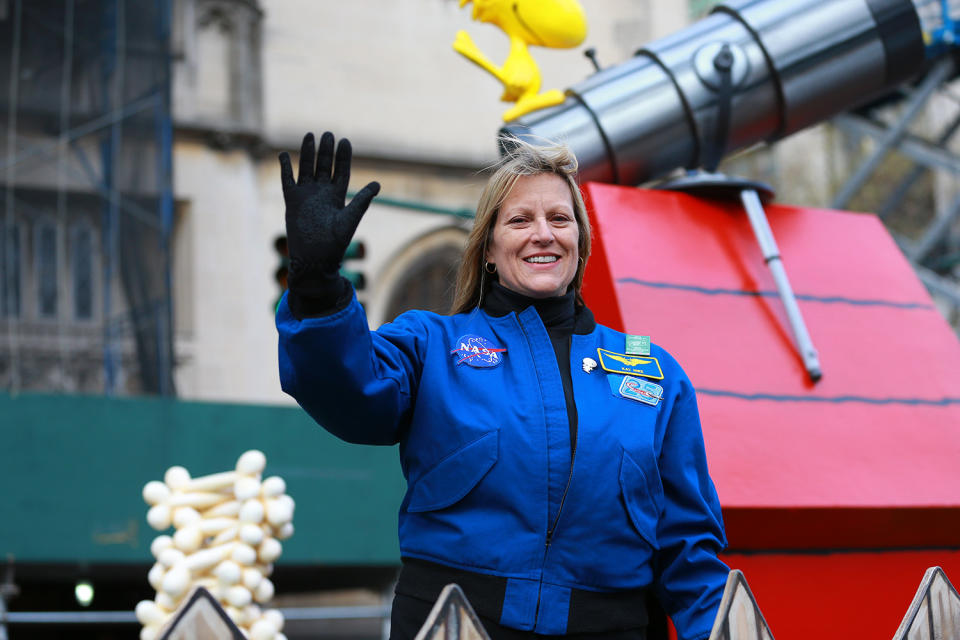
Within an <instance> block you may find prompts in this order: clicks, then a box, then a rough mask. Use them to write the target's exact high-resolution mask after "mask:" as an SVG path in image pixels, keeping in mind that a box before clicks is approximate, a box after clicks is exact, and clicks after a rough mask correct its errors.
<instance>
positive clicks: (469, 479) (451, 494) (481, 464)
mask: <svg viewBox="0 0 960 640" xmlns="http://www.w3.org/2000/svg"><path fill="white" fill-rule="evenodd" d="M499 435H500V434H499V431H496V430H495V431H488V432H487V433H485V434H483V435H482V436H480V437H479V438H477V439H476V440H474V441H472V442H469V443H467V444H465V445H464V446H462V447H460V448H459V449H457V450H456V451H454V452H453V453H451V454H450V455H448V456H446V457H445V458H444V459H443V460H441V461H440V462H439V463H437V464H436V465H435V466H434V467H433V468H432V469H430V470H429V471H427V472H426V473H425V474H424V475H423V476H421V477H420V478H419V479H418V480H417V481H416V483H414V485H413V487H412V488H411V490H410V501H409V502H408V503H407V511H408V512H410V513H418V512H422V511H436V510H437V509H444V508H446V507H449V506H450V505H452V504H454V503H456V502H459V501H460V500H462V499H463V498H464V496H466V495H467V494H468V493H470V491H471V490H473V488H474V487H475V486H476V485H477V484H478V483H479V482H480V480H481V479H483V476H485V475H486V474H487V472H488V471H490V469H491V468H492V467H493V465H494V464H496V462H497V458H498V444H499Z"/></svg>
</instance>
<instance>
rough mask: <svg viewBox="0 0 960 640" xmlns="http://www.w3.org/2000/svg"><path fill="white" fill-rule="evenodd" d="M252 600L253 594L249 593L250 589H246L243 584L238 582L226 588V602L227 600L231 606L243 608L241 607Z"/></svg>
mask: <svg viewBox="0 0 960 640" xmlns="http://www.w3.org/2000/svg"><path fill="white" fill-rule="evenodd" d="M252 600H253V594H252V593H250V589H247V588H246V587H244V586H243V585H239V584H238V585H234V586H232V587H230V588H229V589H227V602H229V603H230V605H231V606H234V607H237V608H238V609H243V607H245V606H247V605H248V604H250V602H251V601H252Z"/></svg>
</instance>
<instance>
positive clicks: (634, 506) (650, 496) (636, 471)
mask: <svg viewBox="0 0 960 640" xmlns="http://www.w3.org/2000/svg"><path fill="white" fill-rule="evenodd" d="M620 491H621V493H622V495H623V504H624V506H625V508H626V510H627V515H628V516H629V517H630V522H631V523H632V524H633V527H634V528H635V529H636V530H637V533H639V534H640V536H641V537H642V538H643V539H644V540H645V541H646V542H647V544H649V545H650V546H651V547H653V548H654V549H659V548H660V544H659V542H658V541H657V523H658V522H659V520H660V511H661V509H662V508H663V484H662V483H661V482H660V472H659V470H658V469H657V461H656V459H655V458H654V456H653V451H652V450H651V449H649V448H646V447H642V448H640V449H638V450H634V451H627V450H626V448H624V449H623V450H622V453H621V456H620Z"/></svg>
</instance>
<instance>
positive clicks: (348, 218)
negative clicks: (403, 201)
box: [280, 131, 380, 318]
mask: <svg viewBox="0 0 960 640" xmlns="http://www.w3.org/2000/svg"><path fill="white" fill-rule="evenodd" d="M350 156H351V148H350V141H349V140H347V139H346V138H341V139H340V143H339V144H338V145H337V152H336V159H335V160H334V153H333V134H332V133H330V132H329V131H328V132H326V133H324V134H323V135H322V136H321V137H320V146H319V149H318V150H317V152H314V141H313V134H312V133H308V134H307V135H305V136H304V137H303V145H302V146H301V147H300V172H299V175H298V176H297V179H296V181H294V179H293V168H292V167H291V165H290V155H289V154H288V153H287V152H283V153H281V154H280V182H281V184H282V185H283V200H284V202H285V203H286V206H287V212H286V223H287V250H288V252H289V254H290V267H289V272H288V276H287V287H288V289H289V293H288V296H287V301H288V303H289V305H290V310H291V311H292V312H293V314H294V316H296V317H297V318H304V317H308V316H318V315H325V314H328V313H331V312H333V311H336V310H337V309H338V307H341V306H345V302H344V301H345V300H346V302H349V296H350V295H352V293H351V287H350V283H349V282H348V281H347V280H345V279H344V278H342V277H341V276H340V274H339V270H340V264H341V263H342V262H343V255H344V253H345V252H346V250H347V245H349V244H350V239H351V238H352V237H353V233H354V232H355V231H356V229H357V225H358V224H360V218H362V217H363V214H364V213H365V212H366V211H367V207H369V206H370V201H371V200H372V199H373V197H374V196H375V195H377V193H379V192H380V185H379V183H376V182H371V183H370V184H368V185H367V186H365V187H364V188H363V189H361V190H360V191H359V192H358V193H357V194H356V195H355V196H354V197H353V199H352V200H351V201H350V203H349V204H345V201H346V197H347V184H348V183H349V182H350ZM314 160H316V167H314ZM331 169H332V171H333V174H332V177H331Z"/></svg>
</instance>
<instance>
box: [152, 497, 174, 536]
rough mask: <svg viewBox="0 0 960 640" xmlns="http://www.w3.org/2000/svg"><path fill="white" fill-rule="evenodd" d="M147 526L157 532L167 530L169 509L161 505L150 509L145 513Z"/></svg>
mask: <svg viewBox="0 0 960 640" xmlns="http://www.w3.org/2000/svg"><path fill="white" fill-rule="evenodd" d="M147 524H149V525H150V526H151V527H153V528H154V529H156V530H157V531H163V530H164V529H167V528H168V527H169V526H170V507H169V506H167V505H166V504H162V503H161V504H155V505H153V506H152V507H150V510H149V511H147Z"/></svg>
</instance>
